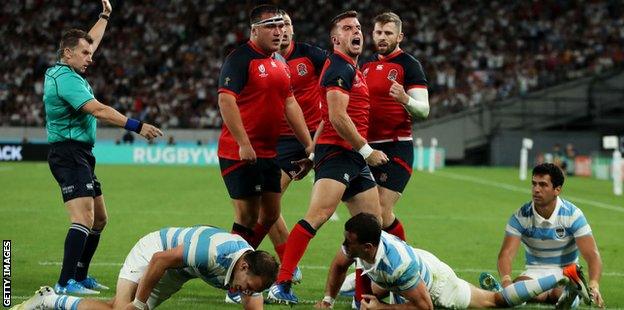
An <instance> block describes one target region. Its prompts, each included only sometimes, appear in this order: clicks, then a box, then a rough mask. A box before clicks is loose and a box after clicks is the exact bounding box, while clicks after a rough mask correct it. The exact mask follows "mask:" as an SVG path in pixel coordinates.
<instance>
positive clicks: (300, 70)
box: [297, 63, 308, 76]
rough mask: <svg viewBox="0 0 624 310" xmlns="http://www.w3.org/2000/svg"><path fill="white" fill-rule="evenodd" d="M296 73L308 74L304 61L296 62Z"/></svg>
mask: <svg viewBox="0 0 624 310" xmlns="http://www.w3.org/2000/svg"><path fill="white" fill-rule="evenodd" d="M297 73H298V74H299V76H304V75H306V74H308V67H307V66H306V65H305V64H304V63H300V64H298V65H297Z"/></svg>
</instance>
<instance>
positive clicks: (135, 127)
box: [124, 118, 143, 133]
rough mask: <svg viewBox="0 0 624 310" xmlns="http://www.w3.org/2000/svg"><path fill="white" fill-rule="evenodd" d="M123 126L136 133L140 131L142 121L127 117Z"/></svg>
mask: <svg viewBox="0 0 624 310" xmlns="http://www.w3.org/2000/svg"><path fill="white" fill-rule="evenodd" d="M124 128H125V129H126V130H130V131H134V132H136V133H141V129H142V128H143V122H141V121H138V120H136V119H134V118H128V120H127V121H126V125H125V126H124Z"/></svg>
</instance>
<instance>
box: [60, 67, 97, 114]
mask: <svg viewBox="0 0 624 310" xmlns="http://www.w3.org/2000/svg"><path fill="white" fill-rule="evenodd" d="M56 89H57V92H58V95H59V97H61V98H62V99H63V100H65V101H66V102H68V103H69V104H70V105H71V106H72V108H74V110H76V111H78V110H80V108H82V106H83V105H85V104H86V103H87V102H89V101H90V100H92V99H94V98H95V97H93V94H92V93H91V91H89V88H88V84H87V83H86V81H85V80H84V79H81V78H80V77H79V76H77V75H75V74H72V73H66V74H62V75H60V76H59V77H57V78H56Z"/></svg>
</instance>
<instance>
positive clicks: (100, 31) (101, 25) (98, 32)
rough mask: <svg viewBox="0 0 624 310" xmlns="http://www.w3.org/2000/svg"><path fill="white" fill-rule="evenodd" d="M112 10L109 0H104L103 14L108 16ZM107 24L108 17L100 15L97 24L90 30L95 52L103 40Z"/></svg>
mask: <svg viewBox="0 0 624 310" xmlns="http://www.w3.org/2000/svg"><path fill="white" fill-rule="evenodd" d="M112 11H113V8H112V6H111V4H110V2H109V0H102V15H104V16H107V17H108V16H110V14H111V12H112ZM107 24H108V19H106V18H101V17H100V18H99V19H98V21H97V22H96V23H95V25H93V27H91V30H89V35H90V36H91V38H92V39H93V43H92V44H91V46H92V47H93V53H95V50H97V48H98V46H99V45H100V42H102V38H103V37H104V31H105V30H106V25H107Z"/></svg>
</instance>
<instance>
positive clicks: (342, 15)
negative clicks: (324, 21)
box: [330, 10, 358, 33]
mask: <svg viewBox="0 0 624 310" xmlns="http://www.w3.org/2000/svg"><path fill="white" fill-rule="evenodd" d="M357 17H358V12H356V11H353V10H351V11H346V12H342V13H340V14H338V15H336V17H334V18H332V20H331V27H330V33H334V29H335V28H336V26H337V25H338V23H339V22H340V21H341V20H343V19H345V18H357Z"/></svg>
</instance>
